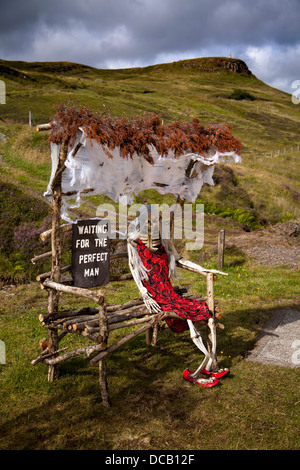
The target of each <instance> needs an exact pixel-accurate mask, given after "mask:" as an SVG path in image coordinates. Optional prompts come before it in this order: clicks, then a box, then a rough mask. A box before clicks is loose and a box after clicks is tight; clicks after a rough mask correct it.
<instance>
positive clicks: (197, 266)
mask: <svg viewBox="0 0 300 470" xmlns="http://www.w3.org/2000/svg"><path fill="white" fill-rule="evenodd" d="M168 249H169V250H170V251H171V252H172V253H173V255H174V256H175V260H176V263H177V264H179V265H181V266H182V267H186V268H191V269H193V271H196V272H198V273H200V274H203V273H214V274H224V275H225V276H227V275H228V273H223V272H222V271H217V270H216V269H206V268H203V267H202V266H200V264H196V263H193V262H192V261H189V260H187V259H185V258H183V257H182V256H180V255H179V254H178V253H177V250H176V248H175V246H174V244H173V242H172V241H171V240H168Z"/></svg>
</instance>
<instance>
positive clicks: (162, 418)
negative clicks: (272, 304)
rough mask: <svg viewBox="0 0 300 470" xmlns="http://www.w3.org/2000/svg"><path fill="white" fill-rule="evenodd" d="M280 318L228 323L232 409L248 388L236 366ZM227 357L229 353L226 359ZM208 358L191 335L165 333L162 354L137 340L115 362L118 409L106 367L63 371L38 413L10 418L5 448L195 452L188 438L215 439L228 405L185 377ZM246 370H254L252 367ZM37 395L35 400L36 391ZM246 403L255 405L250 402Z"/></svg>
mask: <svg viewBox="0 0 300 470" xmlns="http://www.w3.org/2000/svg"><path fill="white" fill-rule="evenodd" d="M283 308H289V309H290V308H291V306H288V307H281V309H283ZM293 308H294V307H293ZM295 308H300V306H295ZM275 310H276V309H268V310H265V311H262V310H261V309H255V308H253V309H248V310H246V311H235V312H233V313H232V314H231V315H230V318H229V317H228V321H226V325H225V327H226V329H225V330H218V357H219V362H220V366H221V367H231V366H233V370H232V374H231V375H230V376H229V377H228V378H227V379H226V381H225V382H226V386H225V390H226V389H228V387H231V389H230V391H231V394H228V393H226V401H227V406H228V407H229V406H231V407H232V409H234V406H235V401H234V400H235V399H236V398H235V396H236V394H235V393H232V391H234V388H235V387H236V389H237V393H238V390H239V389H240V386H241V384H240V383H236V385H234V383H235V373H234V368H235V362H234V360H236V359H237V358H238V357H241V356H242V357H245V356H246V355H247V352H248V351H249V350H250V349H252V348H253V346H254V343H255V336H256V335H257V333H258V332H259V331H260V330H261V331H263V324H264V323H265V322H266V321H267V320H268V319H269V318H270V317H271V316H272V314H273V312H274V311H275ZM243 318H244V319H245V321H244V323H243V324H241V319H243ZM241 326H242V329H240V327H241ZM220 351H223V352H225V354H224V357H222V355H221V354H220ZM229 353H230V354H229ZM202 357H203V356H202V355H200V354H199V352H198V350H197V348H196V347H195V346H194V344H193V343H192V342H191V340H190V337H189V333H188V332H185V333H183V334H181V335H178V334H174V333H172V332H171V331H169V330H166V331H164V332H161V334H160V336H159V344H158V346H157V347H154V348H153V347H148V346H145V337H144V336H140V337H136V338H134V339H133V340H132V341H131V342H130V343H128V344H127V345H126V346H124V347H123V348H121V349H118V350H117V351H115V352H114V353H113V354H112V355H111V356H108V358H107V366H108V382H109V392H110V398H111V404H112V408H111V409H106V408H104V407H103V406H102V403H101V397H100V392H99V385H98V367H95V366H91V365H90V364H89V362H87V361H88V359H85V358H75V359H72V360H70V361H68V362H65V363H62V364H61V366H60V368H59V370H60V379H59V380H58V381H56V382H55V383H53V384H47V383H46V384H45V390H46V391H47V392H48V395H47V394H44V395H43V398H42V399H41V402H39V391H38V390H37V391H36V397H35V400H36V401H35V402H34V403H36V402H37V403H38V404H37V405H36V406H32V403H33V400H32V399H31V400H30V402H28V401H27V400H26V399H25V400H24V407H23V411H22V412H20V413H19V414H18V415H17V416H16V417H15V418H13V419H9V420H7V421H6V422H5V418H4V416H2V421H3V424H2V426H1V439H0V448H2V449H4V450H5V449H10V450H18V449H19V450H23V449H36V450H43V449H48V450H49V449H104V450H109V449H116V448H118V449H122V448H123V449H137V448H140V449H155V448H156V449H162V448H169V449H182V448H185V449H188V448H189V447H188V446H189V444H188V442H189V440H188V434H189V433H190V432H196V431H195V429H196V428H197V426H200V427H201V426H204V424H205V426H206V427H207V432H211V433H216V429H215V428H214V423H213V421H211V420H210V417H209V410H211V409H213V408H214V406H215V404H216V403H218V401H221V400H222V401H223V399H224V398H225V397H224V396H223V394H224V392H223V391H222V386H223V383H222V385H221V387H219V386H218V387H215V388H214V389H211V390H209V389H201V388H199V387H195V386H193V385H192V384H190V383H188V382H186V381H184V380H183V379H182V371H183V370H184V369H185V368H187V367H190V368H191V370H193V368H195V367H197V366H198V365H199V364H200V362H201V361H202ZM244 367H245V368H247V367H252V366H251V364H249V363H247V364H246V363H245V365H244ZM37 373H38V374H41V373H44V374H45V381H46V380H47V378H46V367H45V366H44V365H43V364H39V366H38V367H37ZM224 380H225V379H224ZM251 380H253V381H254V384H255V387H256V388H254V390H256V391H257V390H258V389H259V387H260V386H261V384H260V382H259V378H258V379H257V383H255V380H256V378H255V377H251ZM227 384H231V385H227ZM279 386H280V385H279ZM226 387H227V388H226ZM30 392H31V395H32V394H33V393H34V390H33V389H31V390H30ZM227 392H228V390H227ZM49 394H50V395H51V396H50V398H49ZM25 397H26V393H25ZM45 397H46V398H45ZM243 399H244V400H245V402H246V401H247V397H244V398H243ZM199 400H200V401H199ZM28 403H29V404H28ZM195 406H196V407H197V410H198V411H197V412H199V416H201V419H200V421H199V422H198V423H195V421H193V419H192V418H193V409H194V408H195ZM185 433H187V435H186V436H184V434H185ZM149 436H151V440H150V437H149ZM166 446H167V447H166Z"/></svg>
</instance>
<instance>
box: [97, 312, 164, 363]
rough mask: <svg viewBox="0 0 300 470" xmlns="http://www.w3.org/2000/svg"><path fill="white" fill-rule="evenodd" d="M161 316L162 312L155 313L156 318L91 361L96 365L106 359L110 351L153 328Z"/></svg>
mask: <svg viewBox="0 0 300 470" xmlns="http://www.w3.org/2000/svg"><path fill="white" fill-rule="evenodd" d="M160 318H161V314H158V315H155V316H154V318H152V321H150V322H149V323H148V324H147V325H143V326H141V327H140V328H138V329H137V330H135V331H133V332H132V333H130V334H129V335H127V336H125V337H124V338H122V339H121V340H120V341H118V342H117V343H115V344H113V345H112V346H110V347H109V348H107V349H106V350H105V351H102V352H101V353H100V354H97V356H95V357H94V358H93V359H91V361H90V363H91V364H93V365H94V364H96V363H97V362H98V361H100V360H102V359H104V358H105V357H106V356H107V355H108V354H109V353H111V352H113V351H115V350H116V349H118V348H119V347H121V346H123V345H124V344H125V343H127V342H128V341H130V340H131V339H132V338H135V337H136V336H138V335H140V334H141V333H144V331H147V330H148V329H149V328H152V326H153V325H154V323H156V322H157V321H159V320H160Z"/></svg>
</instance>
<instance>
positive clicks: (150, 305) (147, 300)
mask: <svg viewBox="0 0 300 470" xmlns="http://www.w3.org/2000/svg"><path fill="white" fill-rule="evenodd" d="M127 250H128V263H129V268H130V271H131V274H132V277H133V279H134V280H135V283H136V285H137V288H138V290H139V291H140V293H141V295H142V297H143V301H144V304H145V305H146V307H147V309H148V310H149V312H151V313H152V312H155V313H158V312H161V308H160V306H159V305H158V303H157V302H155V300H154V299H153V298H152V297H151V295H150V294H149V292H148V291H147V289H146V287H145V286H144V285H143V283H142V281H141V279H140V276H139V274H138V269H137V266H135V263H134V253H133V250H136V248H135V245H134V242H132V241H129V240H128V244H127Z"/></svg>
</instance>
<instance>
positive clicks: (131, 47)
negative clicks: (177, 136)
mask: <svg viewBox="0 0 300 470" xmlns="http://www.w3.org/2000/svg"><path fill="white" fill-rule="evenodd" d="M299 6H300V0H285V1H284V2H282V0H253V1H252V2H246V1H242V0H215V1H213V2H211V1H208V0H186V1H182V0H109V1H107V0H84V1H82V0H72V1H71V0H52V1H51V2H42V1H41V0H39V1H37V0H26V1H24V0H12V1H10V2H6V3H5V5H4V6H1V7H0V11H1V15H0V44H1V46H0V57H1V58H5V59H19V60H30V61H34V60H45V61H47V60H53V61H54V60H70V61H73V62H81V63H85V64H88V65H94V66H98V67H100V66H101V67H107V66H113V64H120V66H125V65H126V66H135V65H147V64H149V65H150V64H153V63H157V60H159V58H160V57H162V56H165V57H168V56H173V57H178V60H179V59H180V58H182V59H184V58H186V57H189V56H190V55H191V54H193V53H194V54H195V55H194V56H197V55H198V56H200V55H201V54H202V53H203V51H206V52H207V53H208V55H213V54H210V51H212V50H213V51H218V50H219V51H220V54H217V55H221V54H222V53H223V51H224V50H227V51H229V50H231V51H236V53H244V55H245V51H246V50H247V49H248V48H249V47H260V48H262V47H265V46H266V45H273V46H274V48H276V47H281V48H284V47H289V48H290V47H293V45H295V46H296V45H297V44H298V43H300V37H299V24H300V8H299ZM253 63H254V62H253Z"/></svg>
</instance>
